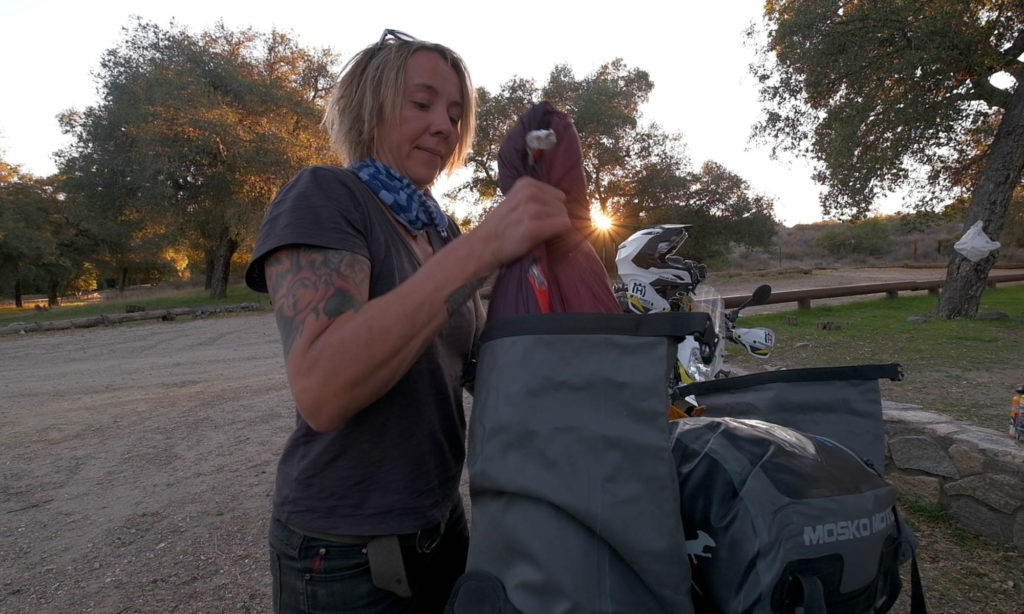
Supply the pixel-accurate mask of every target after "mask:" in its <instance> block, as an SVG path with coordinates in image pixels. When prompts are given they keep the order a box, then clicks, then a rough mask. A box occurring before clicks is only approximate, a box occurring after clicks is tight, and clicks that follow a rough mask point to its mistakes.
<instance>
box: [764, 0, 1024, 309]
mask: <svg viewBox="0 0 1024 614" xmlns="http://www.w3.org/2000/svg"><path fill="white" fill-rule="evenodd" d="M764 27H765V38H764V43H763V45H764V46H763V48H762V49H761V61H760V63H759V64H757V65H755V66H753V67H752V70H753V72H754V74H755V75H756V76H757V77H758V79H759V80H760V83H761V98H762V102H763V103H764V111H765V112H764V116H763V119H762V120H761V121H760V122H759V123H758V125H757V126H756V127H755V135H756V136H759V137H762V138H764V139H766V140H769V141H771V142H773V143H774V146H775V148H776V150H777V151H778V150H788V151H790V152H796V153H797V154H799V155H804V156H808V157H810V158H812V159H814V160H815V161H816V163H817V167H816V168H817V172H816V175H815V177H816V179H817V180H818V181H819V182H821V183H822V184H823V185H824V186H826V188H827V190H826V192H825V193H824V194H823V197H822V211H823V212H824V213H825V214H826V215H832V216H836V217H849V218H853V219H858V218H863V217H865V216H867V215H868V213H869V211H870V209H871V207H872V205H873V204H874V203H875V202H876V200H877V199H878V198H879V197H880V196H881V195H883V194H886V193H889V192H893V191H895V190H897V189H902V190H906V191H908V192H910V193H911V194H915V195H916V199H915V200H916V204H917V206H919V207H929V206H930V207H937V206H942V205H944V204H946V203H950V202H952V201H953V200H954V199H955V198H956V197H957V196H958V195H959V190H960V189H962V188H964V187H968V188H969V189H970V192H971V194H970V204H969V206H968V207H967V210H966V215H965V219H964V226H963V227H964V229H965V230H966V229H967V228H969V227H970V226H971V225H973V224H974V223H975V222H976V221H978V220H981V221H982V222H983V227H984V231H985V232H986V234H987V235H988V236H990V237H991V238H998V237H999V236H1000V234H1001V232H1002V229H1003V224H1004V221H1005V216H1006V211H1007V207H1008V205H1009V203H1010V201H1011V198H1012V195H1013V192H1014V189H1015V188H1017V187H1018V186H1019V185H1020V181H1021V172H1022V169H1024V88H1021V87H1019V83H1020V81H1021V79H1022V77H1024V63H1022V62H1021V59H1020V58H1021V57H1022V53H1024V4H1022V3H1021V0H925V1H921V0H768V1H767V2H766V3H765V10H764ZM750 36H751V37H752V38H757V37H758V36H759V32H758V31H757V29H753V28H752V29H751V31H750ZM979 145H980V146H981V150H980V151H981V152H982V154H983V156H982V158H981V159H980V160H979V159H978V158H977V157H976V156H974V153H975V152H977V151H979V149H978V146H979ZM971 165H974V166H976V167H978V168H980V172H979V173H978V174H977V175H976V180H975V181H972V182H971V183H970V185H969V186H968V185H967V184H965V183H964V182H963V181H962V178H963V177H964V176H965V172H966V171H965V169H967V168H969V167H970V166H971ZM997 256H998V252H993V253H991V254H989V256H987V257H986V258H983V259H982V260H980V261H978V262H971V261H970V260H967V259H966V258H964V257H963V256H961V255H960V254H958V253H954V254H953V256H952V258H951V259H950V263H949V268H948V271H947V277H946V282H945V286H944V288H943V291H942V296H941V299H940V304H939V313H940V315H942V316H944V317H949V318H953V317H959V316H970V315H974V314H975V313H976V312H977V309H978V306H979V304H980V299H981V294H982V292H983V291H984V289H985V281H986V279H987V276H988V272H989V271H990V269H991V268H992V265H993V264H994V263H995V261H996V258H997Z"/></svg>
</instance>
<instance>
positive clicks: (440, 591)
mask: <svg viewBox="0 0 1024 614" xmlns="http://www.w3.org/2000/svg"><path fill="white" fill-rule="evenodd" d="M418 541H419V542H420V544H419V547H417V543H416V542H417V534H415V533H413V534H409V535H401V536H399V544H400V545H401V550H402V559H403V561H404V562H405V570H406V575H407V576H408V579H409V585H410V587H411V589H412V597H411V598H410V599H403V598H401V597H399V596H398V595H396V594H394V593H392V592H390V591H387V590H384V589H381V588H377V587H376V586H374V584H373V579H372V578H371V576H370V563H369V560H368V558H367V555H366V545H365V544H349V543H340V542H335V541H329V540H325V539H319V538H316V537H310V536H308V535H305V534H303V533H299V532H298V531H295V530H293V529H291V528H290V527H288V526H287V525H285V524H284V523H283V522H281V521H280V520H278V519H277V518H271V519H270V570H271V577H272V579H273V596H274V612H278V613H280V614H285V613H287V614H314V613H320V612H367V613H370V612H381V613H385V612H386V613H392V612H394V613H399V612H401V613H410V614H424V613H434V612H442V611H443V610H444V606H445V604H446V603H447V601H448V595H449V594H450V593H451V589H452V586H454V584H455V581H456V580H458V578H459V576H461V575H462V573H463V571H465V568H466V556H467V553H468V551H469V530H468V528H467V526H466V516H465V514H464V512H463V510H462V504H461V502H460V503H459V504H458V505H456V506H455V509H454V510H453V511H452V513H451V517H450V518H449V519H448V522H447V523H446V525H445V530H444V533H443V535H441V538H440V541H438V542H437V544H436V546H434V547H433V549H431V550H430V551H429V552H423V551H422V550H424V549H425V548H424V540H423V536H420V539H419V540H418ZM428 547H429V544H428Z"/></svg>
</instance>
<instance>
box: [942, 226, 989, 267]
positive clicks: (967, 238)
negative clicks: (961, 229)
mask: <svg viewBox="0 0 1024 614" xmlns="http://www.w3.org/2000/svg"><path fill="white" fill-rule="evenodd" d="M953 249H955V250H956V251H958V252H960V255H962V256H963V257H964V258H967V259H968V260H970V261H971V262H977V261H979V260H981V259H982V258H984V257H985V256H988V255H989V254H990V253H991V252H992V250H994V249H999V241H993V240H992V239H989V238H988V235H986V234H985V231H984V230H982V229H981V220H978V221H977V222H975V223H974V225H973V226H971V227H970V228H969V229H968V230H967V232H965V233H964V236H962V237H960V240H959V241H957V242H956V243H954V244H953Z"/></svg>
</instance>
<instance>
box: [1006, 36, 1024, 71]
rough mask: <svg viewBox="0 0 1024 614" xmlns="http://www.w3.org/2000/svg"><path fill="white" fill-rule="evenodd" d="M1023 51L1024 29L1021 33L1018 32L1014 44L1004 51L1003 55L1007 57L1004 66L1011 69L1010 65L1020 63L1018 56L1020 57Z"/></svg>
mask: <svg viewBox="0 0 1024 614" xmlns="http://www.w3.org/2000/svg"><path fill="white" fill-rule="evenodd" d="M1022 53H1024V30H1021V31H1020V33H1018V34H1017V40H1015V41H1013V44H1012V45H1010V46H1009V47H1008V48H1007V49H1005V50H1004V51H1003V54H1002V55H1003V57H1004V58H1005V64H1004V66H1003V68H1005V69H1006V70H1009V68H1008V67H1010V66H1012V65H1014V64H1016V63H1018V62H1017V58H1019V57H1020V55H1021V54H1022Z"/></svg>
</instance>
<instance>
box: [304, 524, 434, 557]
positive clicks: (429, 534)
mask: <svg viewBox="0 0 1024 614" xmlns="http://www.w3.org/2000/svg"><path fill="white" fill-rule="evenodd" d="M447 520H448V519H447V518H445V519H444V520H442V521H441V522H438V523H437V524H435V525H433V526H430V527H427V528H426V529H420V530H419V531H416V532H415V533H400V534H398V535H396V536H395V537H398V538H399V539H400V540H402V541H405V542H411V543H412V544H413V545H414V546H415V547H416V551H417V552H430V551H431V550H433V549H434V547H435V546H436V545H437V542H439V541H440V540H441V535H443V534H444V525H445V523H446V522H447ZM287 526H288V528H289V529H291V530H292V531H295V532H296V533H302V534H303V535H306V536H308V537H315V538H317V539H323V540H326V541H329V542H338V543H342V544H355V545H360V544H362V545H365V544H368V543H370V542H371V541H373V540H374V539H376V538H378V537H391V536H390V535H343V534H340V533H321V532H319V531H309V530H306V529H300V528H298V527H293V526H291V525H287Z"/></svg>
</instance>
